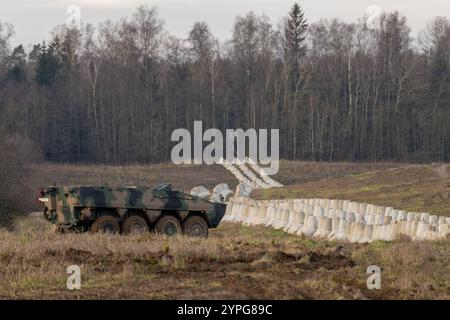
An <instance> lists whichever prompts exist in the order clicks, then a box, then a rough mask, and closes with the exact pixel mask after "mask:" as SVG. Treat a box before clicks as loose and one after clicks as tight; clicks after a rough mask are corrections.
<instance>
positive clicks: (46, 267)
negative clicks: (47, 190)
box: [0, 161, 450, 299]
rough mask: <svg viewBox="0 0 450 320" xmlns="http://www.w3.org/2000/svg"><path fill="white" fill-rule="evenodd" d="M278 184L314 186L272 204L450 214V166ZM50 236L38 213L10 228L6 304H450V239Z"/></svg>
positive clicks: (154, 179)
mask: <svg viewBox="0 0 450 320" xmlns="http://www.w3.org/2000/svg"><path fill="white" fill-rule="evenodd" d="M34 169H35V170H36V171H37V173H38V174H39V175H40V178H39V179H38V181H37V182H38V184H39V185H48V184H53V182H56V183H57V184H64V185H66V184H93V185H96V184H97V185H98V184H102V183H105V182H108V183H109V184H110V185H123V184H144V185H152V184H156V183H160V182H162V181H167V182H172V183H173V184H174V186H175V187H177V188H180V189H183V190H189V189H190V188H192V187H193V186H197V185H205V186H207V187H209V188H211V187H212V186H214V185H216V184H217V183H220V182H224V181H225V182H229V183H230V185H232V186H233V185H234V183H235V181H234V180H233V178H232V176H231V175H229V174H228V173H227V172H226V171H225V170H224V169H223V168H220V167H213V168H209V167H201V166H196V167H191V166H189V167H175V166H171V165H160V166H127V167H113V166H104V167H98V166H66V165H53V164H44V165H35V166H34ZM325 178H328V179H326V180H322V179H325ZM277 179H279V180H281V181H282V182H284V183H288V182H289V181H293V182H295V183H300V182H302V181H309V182H307V183H304V184H297V185H295V186H289V187H287V188H282V189H273V190H270V192H269V193H266V192H265V193H262V194H260V196H262V197H266V198H267V197H325V196H326V197H343V198H349V199H353V200H362V201H368V202H371V203H379V204H383V205H388V204H391V205H394V206H397V207H399V208H402V206H403V207H405V208H406V207H408V206H410V207H414V208H418V210H419V209H420V208H422V207H423V206H424V205H425V204H426V205H427V206H428V207H429V208H434V209H433V210H435V211H439V213H442V212H446V211H445V210H443V209H442V208H444V209H445V208H447V209H448V208H449V207H450V206H449V205H448V194H447V196H446V195H445V193H444V194H443V193H442V192H443V191H446V190H448V189H446V188H448V186H449V184H448V180H447V179H448V171H447V167H445V168H444V169H443V167H442V166H436V165H433V166H406V167H405V166H399V165H397V164H339V163H334V164H333V163H331V164H330V163H318V164H314V163H309V162H300V163H294V162H286V161H283V162H282V164H281V170H280V174H279V175H278V177H277ZM105 180H107V181H105ZM434 195H443V196H434ZM422 202H423V204H421V203H422ZM421 206H422V207H421ZM433 210H430V211H431V212H433ZM49 228H50V226H49V224H48V223H47V222H46V221H44V220H43V219H42V218H41V217H36V216H28V217H19V218H17V219H16V222H15V228H14V231H13V232H8V231H0V298H31V299H50V298H75V299H77V298H79V299H110V298H139V299H141V298H142V299H164V298H170V299H450V273H449V272H448V266H449V265H450V263H449V262H450V261H449V259H450V242H449V241H448V240H450V239H447V241H439V242H412V241H410V240H408V239H405V238H402V239H399V240H397V241H395V242H391V243H387V242H380V241H378V242H375V243H372V244H369V245H359V244H348V243H337V242H324V241H316V240H313V239H307V238H302V237H298V236H292V235H288V234H286V233H284V232H281V231H277V230H273V229H268V228H263V227H251V228H249V227H244V226H241V225H237V224H230V223H222V224H221V225H220V226H219V228H218V229H215V230H211V234H210V237H209V238H208V239H192V238H186V237H177V238H165V237H161V236H157V235H154V234H147V235H142V236H108V235H93V234H54V233H52V232H50V231H49ZM72 264H78V265H79V266H80V267H81V272H82V275H81V276H82V290H80V291H70V290H68V289H66V280H67V274H66V268H67V266H69V265H72ZM373 264H375V265H378V266H380V267H381V269H382V280H381V286H382V288H381V290H368V289H367V287H366V280H367V277H368V275H367V274H366V269H367V267H368V266H369V265H373Z"/></svg>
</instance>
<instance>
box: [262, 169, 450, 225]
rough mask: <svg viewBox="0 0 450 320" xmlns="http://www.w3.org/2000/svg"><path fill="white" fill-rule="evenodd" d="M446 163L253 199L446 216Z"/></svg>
mask: <svg viewBox="0 0 450 320" xmlns="http://www.w3.org/2000/svg"><path fill="white" fill-rule="evenodd" d="M449 168H450V166H449V165H446V164H435V165H404V166H401V167H396V168H389V169H383V170H376V171H369V172H364V173H360V174H351V175H347V176H344V177H341V178H335V179H322V180H319V181H311V182H307V183H303V184H297V185H289V186H286V187H284V188H274V189H269V190H260V191H257V192H255V196H256V197H257V198H262V199H280V198H281V199H283V198H332V199H348V200H353V201H359V202H367V203H373V204H376V205H383V206H392V207H394V208H397V209H403V210H409V211H414V212H430V213H433V214H439V215H447V216H450V175H449V174H448V172H450V169H449Z"/></svg>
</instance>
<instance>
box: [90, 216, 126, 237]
mask: <svg viewBox="0 0 450 320" xmlns="http://www.w3.org/2000/svg"><path fill="white" fill-rule="evenodd" d="M91 232H93V233H97V232H104V233H119V232H120V227H119V223H118V222H117V220H116V219H115V218H114V217H113V216H110V215H104V216H100V217H98V218H97V219H95V221H94V223H93V224H92V226H91Z"/></svg>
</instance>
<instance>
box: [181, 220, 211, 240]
mask: <svg viewBox="0 0 450 320" xmlns="http://www.w3.org/2000/svg"><path fill="white" fill-rule="evenodd" d="M183 232H184V234H186V235H188V236H191V237H199V238H207V237H208V224H207V223H206V221H205V219H203V218H202V217H199V216H192V217H189V218H187V219H186V220H185V221H184V222H183Z"/></svg>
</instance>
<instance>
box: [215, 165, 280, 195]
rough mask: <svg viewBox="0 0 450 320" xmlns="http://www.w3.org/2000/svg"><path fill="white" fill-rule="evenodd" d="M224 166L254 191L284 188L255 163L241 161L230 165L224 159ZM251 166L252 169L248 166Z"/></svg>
mask: <svg viewBox="0 0 450 320" xmlns="http://www.w3.org/2000/svg"><path fill="white" fill-rule="evenodd" d="M221 162H222V164H223V166H224V167H225V169H227V170H228V171H230V172H231V174H232V175H233V176H234V177H235V178H236V179H237V180H238V181H239V183H241V184H245V185H247V186H249V187H250V188H253V189H268V188H272V187H282V186H283V185H282V184H280V183H278V182H276V181H275V180H273V179H272V178H270V177H269V176H268V175H267V173H266V172H265V171H264V169H263V168H261V167H260V166H259V165H257V164H256V163H255V162H254V161H250V160H249V159H247V161H246V162H245V161H241V162H239V163H237V164H234V163H229V162H227V161H225V160H223V159H222V161H221ZM247 163H248V165H249V166H250V168H249V167H248V166H247Z"/></svg>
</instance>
